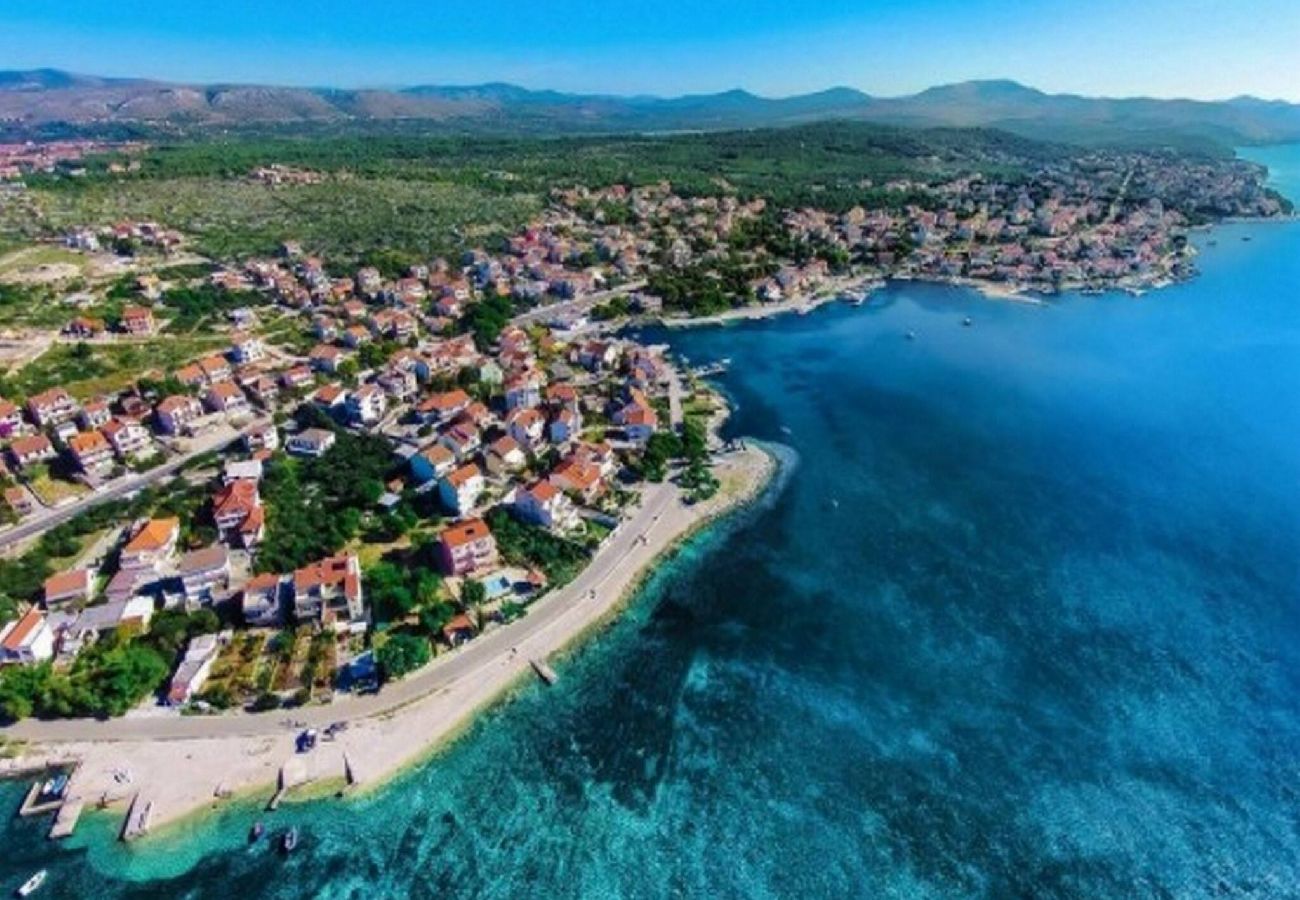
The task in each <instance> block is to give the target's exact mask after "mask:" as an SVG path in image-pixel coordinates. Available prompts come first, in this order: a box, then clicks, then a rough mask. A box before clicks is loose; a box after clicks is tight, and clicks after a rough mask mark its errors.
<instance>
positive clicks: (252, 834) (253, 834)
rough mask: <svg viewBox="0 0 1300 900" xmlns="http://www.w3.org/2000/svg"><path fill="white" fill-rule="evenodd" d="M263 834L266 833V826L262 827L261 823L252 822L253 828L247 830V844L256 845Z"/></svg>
mask: <svg viewBox="0 0 1300 900" xmlns="http://www.w3.org/2000/svg"><path fill="white" fill-rule="evenodd" d="M265 833H266V826H265V825H263V824H262V823H261V822H254V823H253V827H252V828H250V829H249V830H248V842H249V843H250V844H256V843H257V842H258V841H260V840H261V839H262V835H264V834H265Z"/></svg>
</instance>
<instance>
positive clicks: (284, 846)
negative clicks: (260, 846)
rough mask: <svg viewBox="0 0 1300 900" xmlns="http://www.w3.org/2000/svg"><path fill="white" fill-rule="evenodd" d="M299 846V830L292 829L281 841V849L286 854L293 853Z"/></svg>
mask: <svg viewBox="0 0 1300 900" xmlns="http://www.w3.org/2000/svg"><path fill="white" fill-rule="evenodd" d="M297 846H298V829H297V828H296V827H295V828H290V829H289V830H288V831H286V832H285V833H284V837H282V838H281V839H280V849H281V850H283V851H284V852H285V853H292V852H293V851H294V849H295V848H297Z"/></svg>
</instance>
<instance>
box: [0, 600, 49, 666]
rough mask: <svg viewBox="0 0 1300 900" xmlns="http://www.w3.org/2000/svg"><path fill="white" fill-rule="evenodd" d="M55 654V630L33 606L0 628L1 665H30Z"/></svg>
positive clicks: (43, 660)
mask: <svg viewBox="0 0 1300 900" xmlns="http://www.w3.org/2000/svg"><path fill="white" fill-rule="evenodd" d="M53 656H54V631H53V629H51V628H50V625H49V622H47V621H46V619H45V616H44V615H43V614H42V613H41V611H40V610H39V609H37V608H36V607H34V606H33V607H32V608H31V609H29V610H27V612H25V613H23V614H22V615H21V616H20V617H19V618H17V619H15V620H14V621H12V622H9V623H7V624H5V626H4V627H3V628H0V665H30V664H32V663H38V662H45V661H46V660H47V659H50V658H52V657H53Z"/></svg>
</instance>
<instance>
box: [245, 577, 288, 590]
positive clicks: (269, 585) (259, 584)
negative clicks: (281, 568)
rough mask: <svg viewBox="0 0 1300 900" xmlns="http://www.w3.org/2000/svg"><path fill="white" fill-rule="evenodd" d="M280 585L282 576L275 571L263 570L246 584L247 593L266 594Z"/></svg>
mask: <svg viewBox="0 0 1300 900" xmlns="http://www.w3.org/2000/svg"><path fill="white" fill-rule="evenodd" d="M279 586H280V576H279V575H276V574H275V573H274V572H263V573H262V574H261V575H254V576H253V577H252V578H250V579H249V581H248V583H247V584H245V585H244V593H245V594H264V593H266V592H267V591H270V590H274V589H275V588H278V587H279Z"/></svg>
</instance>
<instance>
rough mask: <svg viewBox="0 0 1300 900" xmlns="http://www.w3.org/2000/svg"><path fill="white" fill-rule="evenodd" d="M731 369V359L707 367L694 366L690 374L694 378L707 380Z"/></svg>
mask: <svg viewBox="0 0 1300 900" xmlns="http://www.w3.org/2000/svg"><path fill="white" fill-rule="evenodd" d="M729 368H731V359H730V358H728V359H723V360H719V361H718V362H715V363H709V364H708V365H703V366H696V367H695V368H693V369H691V370H690V374H691V375H693V376H695V377H696V378H708V377H709V376H710V375H721V374H723V373H724V372H726V371H727V369H729Z"/></svg>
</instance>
